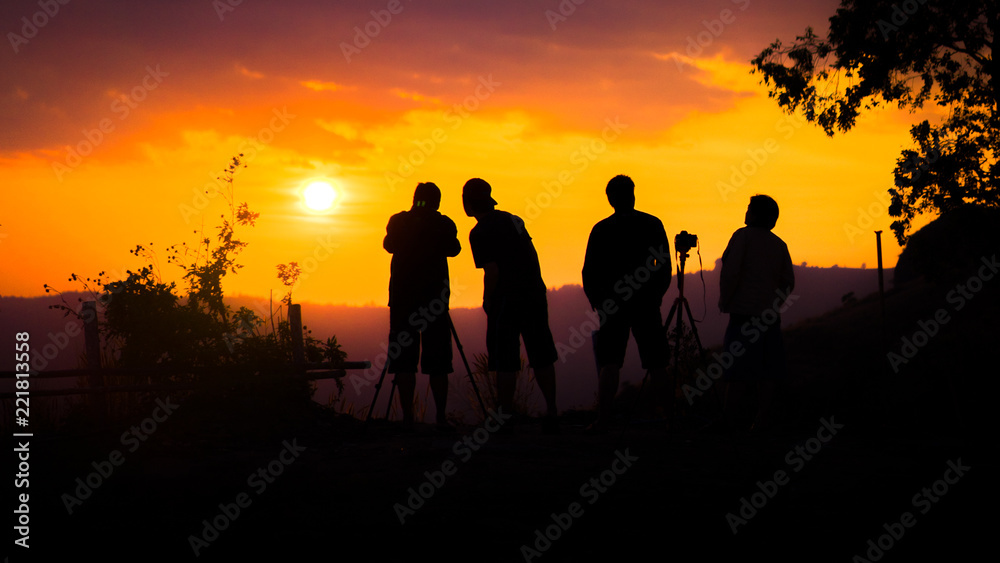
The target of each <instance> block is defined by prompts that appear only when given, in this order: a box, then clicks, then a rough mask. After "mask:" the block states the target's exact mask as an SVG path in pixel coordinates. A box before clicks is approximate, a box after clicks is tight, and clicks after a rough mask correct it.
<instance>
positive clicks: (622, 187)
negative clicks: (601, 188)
mask: <svg viewBox="0 0 1000 563" xmlns="http://www.w3.org/2000/svg"><path fill="white" fill-rule="evenodd" d="M605 193H607V194H608V203H610V204H611V207H614V208H615V211H628V210H630V209H635V182H633V181H632V178H629V177H628V176H625V175H624V174H619V175H617V176H615V177H614V178H612V179H611V181H609V182H608V187H607V189H606V190H605Z"/></svg>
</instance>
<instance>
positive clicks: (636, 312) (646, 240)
mask: <svg viewBox="0 0 1000 563" xmlns="http://www.w3.org/2000/svg"><path fill="white" fill-rule="evenodd" d="M605 192H606V194H607V197H608V203H610V204H611V207H613V208H614V213H612V214H611V216H610V217H607V218H606V219H603V220H601V221H600V222H598V223H597V224H596V225H594V228H593V230H591V232H590V238H589V240H588V241H587V254H586V257H585V259H584V263H583V290H584V292H585V293H586V294H587V300H588V301H589V302H590V306H591V307H592V308H593V309H594V310H595V311H598V312H599V313H600V317H601V326H600V328H599V329H598V330H597V332H596V333H595V334H594V354H595V356H596V359H597V365H598V368H599V374H598V417H597V421H596V422H595V423H594V424H593V425H591V426H590V428H589V430H590V431H597V430H601V429H603V428H604V427H605V426H606V424H607V422H608V419H609V415H610V412H611V406H612V403H613V402H614V398H615V395H616V394H617V392H618V381H619V375H620V371H621V368H622V365H623V363H624V361H625V349H626V347H627V345H628V339H629V333H630V332H631V334H632V335H633V336H635V342H636V345H637V347H638V348H639V357H640V359H641V360H642V367H643V369H645V370H647V371H648V372H649V374H650V376H651V379H652V387H653V390H654V392H653V394H654V397H655V399H656V400H655V403H656V404H657V405H658V406H660V407H661V408H662V409H663V411H664V416H665V417H666V418H667V420H669V419H670V416H671V414H672V406H673V397H672V393H671V392H672V391H673V386H672V385H670V382H669V380H668V377H667V370H666V367H667V361H668V347H667V337H666V331H665V330H664V327H663V318H662V316H661V314H660V305H661V303H662V302H663V295H664V294H665V293H666V292H667V288H669V287H670V279H671V264H670V244H669V241H668V240H667V233H666V231H665V230H664V228H663V223H662V222H661V221H660V220H659V219H657V218H656V217H654V216H652V215H650V214H648V213H643V212H642V211H637V210H636V209H635V183H634V182H633V181H632V179H631V178H629V177H628V176H624V175H619V176H615V177H614V178H612V179H611V181H610V182H608V185H607V188H606V190H605Z"/></svg>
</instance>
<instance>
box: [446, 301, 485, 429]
mask: <svg viewBox="0 0 1000 563" xmlns="http://www.w3.org/2000/svg"><path fill="white" fill-rule="evenodd" d="M448 324H449V325H451V335H452V336H453V337H454V338H455V345H456V346H458V354H459V355H460V356H461V357H462V363H463V364H465V372H466V373H467V374H469V382H470V383H472V390H473V391H475V392H476V399H478V400H479V407H480V408H481V409H483V419H484V420H485V419H486V418H487V417H489V413H488V412H486V405H485V404H484V403H483V396H482V395H480V394H479V387H478V386H477V385H476V378H475V377H473V376H472V369H471V368H470V367H469V360H467V359H465V350H463V349H462V342H461V341H460V340H459V339H458V331H457V330H455V322H454V321H452V320H451V313H448Z"/></svg>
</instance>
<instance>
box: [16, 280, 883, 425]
mask: <svg viewBox="0 0 1000 563" xmlns="http://www.w3.org/2000/svg"><path fill="white" fill-rule="evenodd" d="M689 264H690V263H689ZM720 265H721V262H716V264H715V269H713V270H706V271H704V272H696V273H690V272H689V273H687V274H686V276H685V293H686V297H687V299H688V302H689V303H690V306H691V311H692V314H693V315H694V316H695V319H696V321H698V322H697V327H698V332H699V335H700V336H701V339H702V342H703V344H704V345H705V346H706V347H713V346H718V345H720V344H721V342H722V334H723V331H724V329H725V323H726V322H727V319H728V317H727V316H726V315H723V314H721V313H719V310H718V306H717V303H718V286H719V267H720ZM794 269H795V276H796V289H795V294H796V295H798V296H799V298H798V299H797V300H796V301H795V303H794V305H793V306H791V307H790V308H789V309H788V311H787V312H786V314H785V315H784V318H783V319H782V321H783V322H782V324H783V325H784V326H785V327H789V326H791V325H794V324H796V323H800V322H802V321H804V320H806V319H809V318H812V317H815V316H817V315H820V314H823V313H826V312H828V311H831V310H832V309H835V308H837V307H839V306H841V304H842V302H843V300H844V296H846V295H849V294H853V295H855V296H865V295H869V294H871V293H873V292H875V291H877V289H878V279H877V271H876V270H873V269H855V268H837V267H834V268H815V267H805V266H795V268H794ZM702 275H703V277H704V285H702ZM891 279H892V270H888V271H887V272H886V283H887V284H889V283H891ZM64 297H65V299H66V301H67V302H69V303H71V304H73V305H74V306H76V305H77V304H78V301H77V300H78V299H81V298H82V296H81V295H78V294H73V293H68V294H66V295H65V296H64ZM676 297H677V277H676V275H675V276H674V279H673V280H672V282H671V287H670V290H669V291H668V292H667V295H666V297H665V298H664V300H663V306H662V311H663V317H664V319H666V317H667V314H668V313H669V311H670V308H671V305H672V304H673V303H674V299H675V298H676ZM59 302H60V299H59V298H57V297H51V296H46V297H37V298H17V297H0V325H2V326H3V327H4V329H5V332H6V333H7V334H11V333H12V332H14V331H29V332H30V333H31V335H32V336H31V341H32V342H33V343H34V344H35V347H33V351H34V354H35V356H34V362H33V363H34V366H35V367H36V368H37V369H69V368H74V367H77V366H78V364H79V362H80V358H81V355H82V353H83V336H82V333H81V332H80V331H79V321H76V320H75V319H74V318H73V317H72V316H70V317H64V316H63V313H62V312H61V311H52V310H48V306H50V305H54V304H56V303H59ZM230 303H231V304H232V306H233V307H240V306H247V307H250V308H252V309H255V310H256V311H257V312H258V314H260V315H261V316H264V315H265V314H266V312H267V311H268V308H269V306H270V305H269V304H268V302H267V300H266V299H258V298H253V297H245V296H244V297H235V298H233V299H231V300H230ZM302 309H303V322H304V324H305V325H306V327H307V328H308V329H309V330H311V331H312V335H313V336H314V337H316V338H320V339H326V338H327V337H328V336H331V335H336V336H337V340H338V341H339V342H340V344H341V345H342V346H343V348H344V350H346V351H347V353H348V356H349V359H352V360H366V359H367V360H373V361H374V360H377V359H378V356H379V354H382V353H384V352H385V350H386V349H387V347H388V346H389V343H388V342H386V339H387V336H388V330H389V325H388V320H389V319H388V309H387V308H385V307H372V306H366V307H351V306H337V305H313V304H310V303H303V304H302ZM549 315H550V325H551V327H552V332H553V336H554V337H555V340H556V342H557V344H558V345H559V349H560V352H561V354H560V361H559V362H558V363H557V364H556V374H557V378H558V387H559V391H558V393H559V395H558V403H559V405H560V408H561V409H565V408H571V407H580V406H582V407H589V406H590V405H591V404H592V403H593V402H594V393H595V391H596V379H597V375H596V367H595V364H594V358H593V353H592V350H591V344H590V340H589V335H590V331H591V330H592V329H593V327H594V326H595V323H594V321H593V313H592V312H591V311H590V307H589V305H588V303H587V300H586V296H585V295H584V293H583V288H582V287H581V286H578V285H567V286H563V287H560V288H558V289H552V290H550V292H549ZM452 318H453V319H454V321H455V326H456V328H457V330H458V334H459V337H460V338H461V340H462V345H463V347H464V349H465V352H466V355H467V357H468V359H469V362H470V364H473V363H474V356H475V354H479V353H483V352H484V346H483V343H484V340H485V321H486V316H485V313H483V311H482V310H481V309H478V308H476V309H468V308H460V309H453V310H452ZM869 322H875V319H874V318H873V319H869ZM684 323H685V325H688V324H689V323H688V319H687V318H686V315H685V318H684ZM10 361H11V360H10V359H8V360H7V362H10ZM378 365H381V364H380V363H379V364H378ZM454 367H455V374H454V376H453V379H452V381H453V389H454V391H453V392H452V398H451V399H450V404H451V405H453V406H454V407H455V408H456V409H462V408H465V407H466V406H467V404H466V399H465V397H466V394H465V392H464V391H463V390H462V386H464V385H466V382H467V381H468V378H467V376H466V371H465V368H464V366H463V365H462V361H461V358H460V356H459V354H458V351H457V349H456V350H455V354H454ZM0 369H3V370H11V369H13V365H12V364H10V365H7V366H3V367H0ZM353 375H355V376H361V377H363V376H364V375H365V374H361V373H357V374H353ZM367 375H368V376H369V378H371V379H374V378H377V376H378V375H379V372H378V371H376V370H374V369H373V370H371V371H370V372H369V373H368V374H367ZM641 378H642V370H641V368H640V364H639V359H638V353H637V351H636V349H635V344H634V342H630V344H629V350H628V354H627V356H626V364H625V368H624V370H623V376H622V381H623V383H624V382H633V383H638V382H639V381H640V380H641ZM389 379H391V378H389V377H387V381H388V380H389ZM350 381H353V382H354V383H359V382H360V381H363V382H365V383H370V381H369V380H359V379H357V378H354V379H353V380H350ZM425 381H426V380H425V379H424V378H423V377H420V378H418V393H419V394H420V396H421V397H423V395H424V393H425V392H426V389H425V387H426V383H425ZM63 384H66V383H65V382H64V383H63ZM355 387H356V386H354V385H351V384H350V383H348V385H347V386H346V388H345V393H346V397H345V401H346V402H348V403H354V405H355V408H356V409H359V408H361V407H367V405H368V404H369V403H370V401H371V397H372V389H373V385H370V384H365V385H360V386H359V387H357V388H358V389H359V391H358V392H355ZM387 388H388V386H387ZM334 391H335V386H334V384H333V383H332V382H329V381H326V382H321V383H320V385H319V391H318V393H317V395H316V399H317V400H319V401H321V402H325V401H326V400H327V398H328V397H330V396H331V394H332V393H334ZM535 394H536V399H537V404H539V405H540V404H541V397H540V395H538V394H537V392H536V393H535ZM385 397H387V394H386V395H383V397H382V398H380V402H381V403H384V401H385ZM383 408H384V407H383ZM383 412H384V411H383Z"/></svg>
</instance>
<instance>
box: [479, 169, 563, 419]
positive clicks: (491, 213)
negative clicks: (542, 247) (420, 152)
mask: <svg viewBox="0 0 1000 563" xmlns="http://www.w3.org/2000/svg"><path fill="white" fill-rule="evenodd" d="M462 201H463V204H464V206H465V212H466V214H467V215H469V216H470V217H475V218H476V226H475V227H473V228H472V231H471V232H470V233H469V246H470V248H471V249H472V257H473V259H474V260H475V263H476V267H477V268H480V269H482V270H483V272H484V274H483V310H485V311H486V323H487V324H486V349H487V353H488V356H489V370H490V371H495V372H497V397H498V398H499V402H500V407H501V408H502V409H503V410H505V411H506V412H512V411H513V407H514V404H513V403H514V390H515V384H516V377H517V372H518V371H520V369H521V353H520V351H521V342H520V340H521V338H523V339H524V347H525V350H526V351H527V354H528V364H529V365H530V366H531V369H532V370H533V371H534V374H535V381H536V382H537V383H538V388H539V389H540V390H541V392H542V396H543V397H544V399H545V406H546V414H547V416H546V417H545V419H544V420H543V430H544V431H546V432H555V431H557V423H556V417H557V415H558V411H557V410H556V377H555V361H556V360H557V359H558V354H557V353H556V346H555V341H554V340H553V338H552V331H551V330H550V329H549V312H548V302H547V300H546V287H545V282H544V281H543V280H542V273H541V268H540V266H539V263H538V253H537V252H536V251H535V246H534V244H532V242H531V236H530V235H529V234H528V231H527V229H526V228H525V225H524V221H523V220H521V218H520V217H517V216H516V215H512V214H510V213H507V212H506V211H500V210H498V209H496V205H497V202H496V200H494V199H493V197H492V188H491V186H490V185H489V184H488V183H487V182H486V181H485V180H482V179H481V178H473V179H471V180H469V181H468V182H466V183H465V186H464V187H463V189H462Z"/></svg>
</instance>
